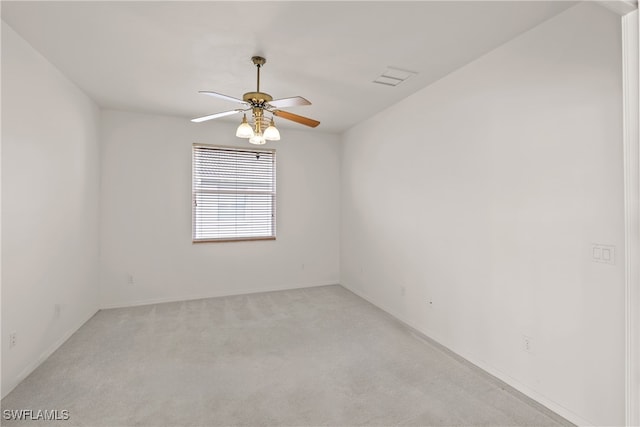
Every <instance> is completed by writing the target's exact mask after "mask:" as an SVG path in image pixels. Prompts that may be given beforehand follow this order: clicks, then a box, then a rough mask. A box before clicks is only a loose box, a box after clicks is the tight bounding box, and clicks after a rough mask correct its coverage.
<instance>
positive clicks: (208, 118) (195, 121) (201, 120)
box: [191, 110, 243, 123]
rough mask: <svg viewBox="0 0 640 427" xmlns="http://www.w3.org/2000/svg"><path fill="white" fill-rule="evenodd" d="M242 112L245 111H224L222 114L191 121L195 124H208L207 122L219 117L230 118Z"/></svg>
mask: <svg viewBox="0 0 640 427" xmlns="http://www.w3.org/2000/svg"><path fill="white" fill-rule="evenodd" d="M241 111H243V110H230V111H223V112H222V113H215V114H210V115H208V116H203V117H197V118H195V119H191V121H192V122H194V123H200V122H206V121H207V120H211V119H217V118H218V117H224V116H230V115H232V114H236V113H239V112H241Z"/></svg>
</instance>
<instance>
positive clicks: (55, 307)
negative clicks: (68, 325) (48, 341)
mask: <svg viewBox="0 0 640 427" xmlns="http://www.w3.org/2000/svg"><path fill="white" fill-rule="evenodd" d="M61 312H62V307H61V306H60V304H54V305H53V316H54V317H55V318H56V319H59V318H60V313H61Z"/></svg>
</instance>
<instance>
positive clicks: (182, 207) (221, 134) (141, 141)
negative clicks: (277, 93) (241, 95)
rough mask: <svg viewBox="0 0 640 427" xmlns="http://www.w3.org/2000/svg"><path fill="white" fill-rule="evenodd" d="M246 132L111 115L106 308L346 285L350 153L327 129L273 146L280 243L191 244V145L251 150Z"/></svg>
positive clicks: (105, 200) (106, 163)
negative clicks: (343, 168) (345, 170)
mask: <svg viewBox="0 0 640 427" xmlns="http://www.w3.org/2000/svg"><path fill="white" fill-rule="evenodd" d="M238 120H240V117H239V118H238ZM236 127H237V124H235V123H226V122H222V121H214V122H208V123H200V124H196V123H191V122H190V121H189V120H187V119H184V118H175V117H166V116H157V115H146V114H136V113H126V112H117V111H108V110H107V111H103V114H102V131H101V135H102V138H101V140H102V151H101V160H102V168H101V169H102V192H101V194H102V199H101V204H102V220H101V289H100V291H101V304H102V306H103V307H111V306H124V305H135V304H142V303H149V302H159V301H171V300H182V299H189V298H202V297H211V296H219V295H229V294H241V293H248V292H256V291H269V290H275V289H283V288H294V287H305V286H314V285H324V284H335V283H338V281H339V280H338V275H339V255H338V249H339V211H338V209H337V205H338V203H339V171H340V168H339V152H340V150H339V145H338V137H337V136H336V135H331V134H326V133H322V132H321V131H319V130H318V129H316V130H313V131H308V130H304V131H299V130H297V129H288V128H283V129H281V133H282V140H281V141H278V142H274V143H269V145H268V147H269V148H275V149H276V159H277V160H276V162H277V175H276V179H277V239H276V240H275V241H252V242H226V243H198V244H193V243H191V146H192V144H193V143H205V144H218V145H242V146H251V145H250V144H249V143H248V142H247V141H246V140H240V139H238V138H236V137H235V129H236ZM129 274H131V275H132V276H133V279H134V280H133V281H134V284H129V283H128V275H129Z"/></svg>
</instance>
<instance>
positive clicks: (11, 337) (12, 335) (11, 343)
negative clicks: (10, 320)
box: [9, 332, 18, 348]
mask: <svg viewBox="0 0 640 427" xmlns="http://www.w3.org/2000/svg"><path fill="white" fill-rule="evenodd" d="M17 340H18V334H17V333H16V332H12V333H10V334H9V348H11V347H15V346H16V343H17Z"/></svg>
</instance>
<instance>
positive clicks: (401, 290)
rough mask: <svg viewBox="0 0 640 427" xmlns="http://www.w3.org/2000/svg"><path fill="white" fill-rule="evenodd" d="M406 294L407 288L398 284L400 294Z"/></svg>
mask: <svg viewBox="0 0 640 427" xmlns="http://www.w3.org/2000/svg"><path fill="white" fill-rule="evenodd" d="M406 294H407V288H406V287H404V286H400V295H402V296H405V295H406Z"/></svg>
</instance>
